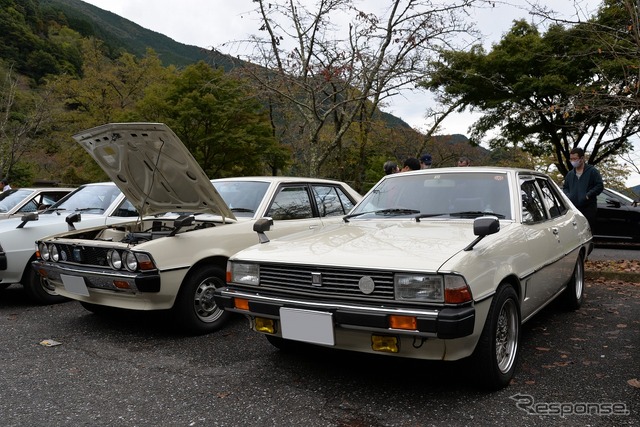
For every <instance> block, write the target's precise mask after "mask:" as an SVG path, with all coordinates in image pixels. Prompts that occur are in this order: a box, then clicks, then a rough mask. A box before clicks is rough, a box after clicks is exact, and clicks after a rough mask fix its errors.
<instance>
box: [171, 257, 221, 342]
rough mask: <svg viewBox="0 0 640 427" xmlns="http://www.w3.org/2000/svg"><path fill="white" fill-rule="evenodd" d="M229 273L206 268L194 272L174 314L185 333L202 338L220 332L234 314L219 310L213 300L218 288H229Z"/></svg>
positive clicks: (181, 292)
mask: <svg viewBox="0 0 640 427" xmlns="http://www.w3.org/2000/svg"><path fill="white" fill-rule="evenodd" d="M224 279H225V271H224V270H223V269H222V268H220V267H214V266H203V267H199V268H197V269H195V270H194V271H192V272H190V273H189V274H188V275H187V277H186V278H185V280H184V281H183V283H182V286H181V287H180V292H179V293H178V297H177V298H176V302H175V304H174V305H173V309H172V311H173V315H174V317H175V319H176V321H177V323H178V326H179V327H180V329H181V330H182V331H183V332H186V333H188V334H192V335H201V334H206V333H209V332H214V331H217V330H218V329H220V328H221V327H222V326H223V325H224V324H225V323H226V322H227V320H228V319H229V317H230V316H231V313H230V312H228V311H224V310H223V309H221V308H220V307H218V306H217V305H216V303H215V301H214V299H213V293H214V291H215V290H216V289H217V288H220V287H223V286H225V285H226V282H225V280H224Z"/></svg>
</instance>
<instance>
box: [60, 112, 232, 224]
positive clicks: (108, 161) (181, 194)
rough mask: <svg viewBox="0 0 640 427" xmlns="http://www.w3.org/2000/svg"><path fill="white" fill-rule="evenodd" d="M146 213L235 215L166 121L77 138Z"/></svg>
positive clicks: (82, 134)
mask: <svg viewBox="0 0 640 427" xmlns="http://www.w3.org/2000/svg"><path fill="white" fill-rule="evenodd" d="M73 139H75V140H76V141H77V142H78V143H79V144H80V145H82V147H84V149H85V150H87V152H88V153H89V154H90V155H91V157H93V158H94V159H95V161H96V162H98V164H99V165H100V167H101V168H102V169H103V170H104V171H105V172H106V173H107V175H109V177H110V178H111V180H112V181H113V182H115V184H116V185H117V186H118V188H120V190H121V191H122V192H123V193H124V195H125V196H126V197H127V199H128V200H129V201H130V202H131V203H132V204H133V205H134V206H135V208H136V209H137V210H138V212H139V213H140V215H142V216H147V215H156V214H162V213H165V212H193V213H213V214H216V215H221V216H222V217H227V218H232V219H235V216H234V215H233V213H232V212H231V210H230V209H229V207H228V206H227V204H226V203H225V202H224V200H222V197H220V194H218V192H217V191H216V189H215V188H214V187H213V185H212V184H211V181H210V180H209V178H207V175H206V174H205V173H204V171H203V170H202V168H201V167H200V165H198V163H197V162H196V160H195V159H194V158H193V156H192V155H191V153H190V152H189V150H187V147H185V146H184V144H183V143H182V141H180V139H179V138H178V137H177V136H176V134H175V133H173V131H172V130H171V129H169V127H167V125H165V124H163V123H110V124H106V125H102V126H98V127H95V128H92V129H88V130H85V131H83V132H80V133H78V134H76V135H74V136H73Z"/></svg>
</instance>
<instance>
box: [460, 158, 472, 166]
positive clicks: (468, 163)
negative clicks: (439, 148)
mask: <svg viewBox="0 0 640 427" xmlns="http://www.w3.org/2000/svg"><path fill="white" fill-rule="evenodd" d="M458 166H471V159H470V158H468V157H466V156H462V157H460V158H459V159H458Z"/></svg>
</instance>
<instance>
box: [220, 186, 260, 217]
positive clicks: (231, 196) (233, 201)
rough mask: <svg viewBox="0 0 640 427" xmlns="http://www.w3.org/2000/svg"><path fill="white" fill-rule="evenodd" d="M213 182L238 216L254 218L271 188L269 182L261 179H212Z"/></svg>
mask: <svg viewBox="0 0 640 427" xmlns="http://www.w3.org/2000/svg"><path fill="white" fill-rule="evenodd" d="M212 184H213V186H214V187H215V189H216V190H217V191H218V193H219V194H220V196H221V197H222V199H223V200H224V201H225V203H226V204H227V206H229V209H231V211H232V212H233V214H234V215H235V216H236V218H237V217H246V218H252V217H253V216H254V214H255V213H256V211H257V210H258V206H260V202H261V201H262V199H263V198H264V195H265V193H266V192H267V189H268V188H269V183H268V182H260V181H212Z"/></svg>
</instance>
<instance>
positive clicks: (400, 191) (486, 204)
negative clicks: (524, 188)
mask: <svg viewBox="0 0 640 427" xmlns="http://www.w3.org/2000/svg"><path fill="white" fill-rule="evenodd" d="M491 214H492V215H496V216H497V217H498V218H500V219H511V218H512V214H511V202H510V197H509V185H508V180H507V175H506V174H504V173H501V172H497V173H496V172H478V173H455V172H448V173H441V174H433V173H432V174H407V175H403V174H396V175H393V176H390V177H389V178H387V179H385V180H383V181H382V182H380V183H379V184H378V185H377V186H376V187H375V188H374V189H373V190H372V191H371V192H369V194H367V196H366V197H365V198H364V199H363V200H362V202H361V203H359V204H358V206H357V207H356V208H355V209H353V210H352V211H351V213H350V214H349V215H348V217H356V216H358V217H360V218H371V217H398V216H409V217H417V216H419V217H421V218H427V217H439V216H446V217H458V218H476V217H478V216H482V215H491Z"/></svg>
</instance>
